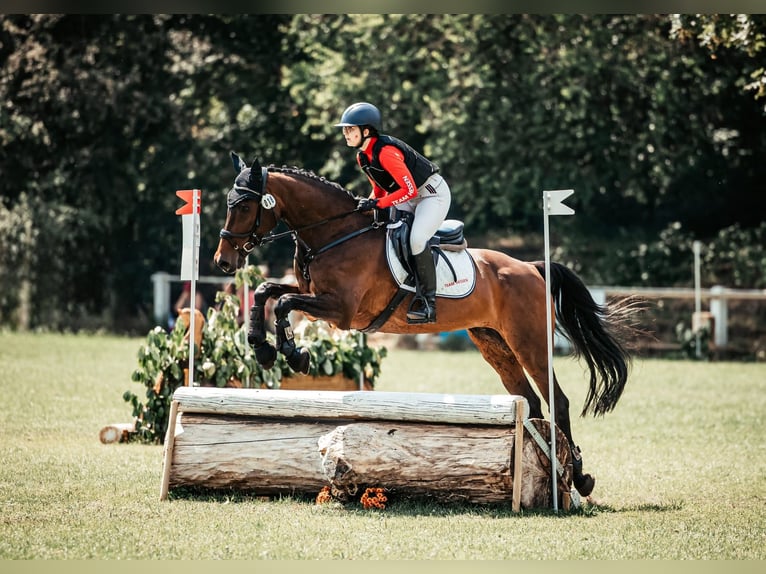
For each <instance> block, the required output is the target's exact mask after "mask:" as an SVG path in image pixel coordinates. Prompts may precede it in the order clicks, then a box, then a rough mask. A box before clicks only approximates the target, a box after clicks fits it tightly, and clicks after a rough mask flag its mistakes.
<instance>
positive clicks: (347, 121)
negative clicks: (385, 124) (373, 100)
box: [335, 102, 383, 132]
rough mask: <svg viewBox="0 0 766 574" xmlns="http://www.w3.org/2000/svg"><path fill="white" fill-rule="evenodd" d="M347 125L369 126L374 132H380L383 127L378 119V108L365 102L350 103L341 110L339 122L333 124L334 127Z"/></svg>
mask: <svg viewBox="0 0 766 574" xmlns="http://www.w3.org/2000/svg"><path fill="white" fill-rule="evenodd" d="M349 126H360V127H362V128H364V127H370V128H372V129H373V130H375V132H380V131H381V130H382V129H383V128H382V122H381V119H380V110H379V109H378V108H376V107H375V106H373V105H372V104H368V103H367V102H357V103H355V104H351V105H350V106H349V107H347V108H346V110H345V111H344V112H343V115H342V116H341V117H340V122H338V123H337V124H335V127H336V128H344V127H349Z"/></svg>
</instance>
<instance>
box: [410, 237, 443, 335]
mask: <svg viewBox="0 0 766 574" xmlns="http://www.w3.org/2000/svg"><path fill="white" fill-rule="evenodd" d="M414 259H415V272H416V273H417V274H418V285H420V293H421V295H422V297H421V298H418V299H416V300H415V301H413V303H412V305H411V306H410V309H409V310H408V311H407V320H408V321H409V322H410V323H435V322H436V265H435V264H434V258H433V255H431V247H426V248H425V249H424V250H423V251H421V252H420V253H418V254H417V255H415V256H414Z"/></svg>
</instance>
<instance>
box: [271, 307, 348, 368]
mask: <svg viewBox="0 0 766 574" xmlns="http://www.w3.org/2000/svg"><path fill="white" fill-rule="evenodd" d="M344 308H345V307H344V305H343V303H342V301H340V300H339V299H338V298H337V297H335V296H333V295H330V294H324V295H301V294H291V293H287V294H285V295H283V296H282V297H280V298H279V299H278V300H277V304H276V305H275V306H274V315H275V316H276V327H277V349H279V352H280V353H282V354H283V355H284V356H285V358H286V359H287V364H288V365H290V368H291V369H292V370H294V371H296V372H298V373H303V374H304V375H305V374H307V373H308V372H309V367H310V366H311V355H310V354H309V352H308V350H307V349H304V348H302V347H298V346H296V344H295V337H294V336H293V329H292V327H291V326H290V320H289V319H288V316H289V314H290V311H302V312H304V313H307V314H308V315H311V316H312V317H316V318H317V319H323V320H325V321H328V322H330V323H331V324H333V325H341V326H342V325H343V324H344V323H342V322H341V321H342V319H343V318H344V315H343V314H342V310H343V309H344Z"/></svg>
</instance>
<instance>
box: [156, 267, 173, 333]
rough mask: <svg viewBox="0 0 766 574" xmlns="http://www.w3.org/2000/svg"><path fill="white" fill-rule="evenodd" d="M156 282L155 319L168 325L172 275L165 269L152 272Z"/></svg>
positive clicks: (160, 323)
mask: <svg viewBox="0 0 766 574" xmlns="http://www.w3.org/2000/svg"><path fill="white" fill-rule="evenodd" d="M152 283H153V284H154V321H155V322H156V323H157V324H158V325H163V326H167V324H168V314H169V313H170V275H169V274H168V273H166V272H164V271H158V272H157V273H153V274H152Z"/></svg>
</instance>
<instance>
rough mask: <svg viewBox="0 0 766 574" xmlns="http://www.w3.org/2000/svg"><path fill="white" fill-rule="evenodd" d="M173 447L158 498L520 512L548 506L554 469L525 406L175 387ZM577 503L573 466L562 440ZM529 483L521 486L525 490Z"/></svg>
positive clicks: (424, 396)
mask: <svg viewBox="0 0 766 574" xmlns="http://www.w3.org/2000/svg"><path fill="white" fill-rule="evenodd" d="M172 405H173V407H174V408H173V409H172V410H173V411H174V420H173V421H172V424H169V425H168V435H167V436H166V438H165V455H164V457H163V458H164V460H163V477H162V485H161V489H160V498H161V499H163V500H164V499H166V498H167V495H168V491H169V489H171V488H175V487H181V486H196V487H202V488H210V489H231V488H235V489H240V490H244V491H248V492H251V493H253V494H257V495H268V496H271V495H280V494H281V495H289V494H314V495H315V494H317V493H318V492H319V491H320V490H322V488H324V487H325V486H330V488H331V492H332V494H333V495H334V496H335V497H336V498H338V499H340V500H350V499H351V498H353V497H354V496H357V495H358V494H361V493H362V492H363V491H364V489H365V487H383V488H386V489H387V490H388V491H389V492H391V493H392V494H393V495H402V496H416V497H419V496H423V497H430V498H432V499H435V500H439V501H444V502H451V501H465V502H471V503H482V504H484V503H508V502H509V501H510V502H511V504H512V507H513V510H514V511H516V512H518V511H519V510H520V509H521V508H522V507H523V508H536V507H550V506H551V504H552V490H551V485H552V481H551V472H550V460H549V459H548V456H547V453H546V452H544V450H543V449H541V447H540V446H538V445H537V443H536V442H535V441H534V440H524V439H525V436H526V438H530V435H529V433H528V431H527V430H525V428H524V427H525V423H526V424H528V425H529V424H533V425H534V426H535V428H537V430H538V431H539V432H540V434H542V435H543V436H548V437H549V436H550V426H549V424H548V422H547V421H545V420H542V419H528V418H527V411H528V405H527V401H526V399H525V398H524V397H521V396H513V395H452V394H439V393H401V392H382V391H375V392H365V391H321V390H320V391H316V390H284V389H280V390H271V389H227V388H208V387H179V388H178V389H177V390H176V392H175V394H174V395H173V402H172ZM556 452H557V458H558V459H559V464H561V466H562V468H563V469H564V475H563V477H562V479H561V480H559V481H557V482H558V490H559V493H560V494H559V498H560V499H562V498H564V499H567V498H568V497H566V496H564V495H565V494H569V492H570V486H571V476H572V473H571V468H572V466H571V459H570V455H569V449H568V448H566V439H565V438H564V436H563V433H561V432H560V431H558V432H557V448H556ZM522 479H523V480H522Z"/></svg>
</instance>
